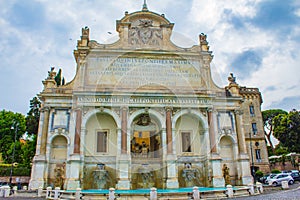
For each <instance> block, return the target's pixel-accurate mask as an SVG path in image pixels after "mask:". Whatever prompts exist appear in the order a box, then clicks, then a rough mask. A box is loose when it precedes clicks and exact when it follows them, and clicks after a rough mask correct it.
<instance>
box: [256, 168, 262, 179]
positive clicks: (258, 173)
mask: <svg viewBox="0 0 300 200" xmlns="http://www.w3.org/2000/svg"><path fill="white" fill-rule="evenodd" d="M255 176H256V177H257V178H261V177H263V176H264V173H263V172H262V171H260V170H258V171H256V172H255Z"/></svg>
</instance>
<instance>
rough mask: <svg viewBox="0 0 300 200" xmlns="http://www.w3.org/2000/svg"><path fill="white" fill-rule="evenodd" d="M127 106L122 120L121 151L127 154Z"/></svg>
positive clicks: (123, 109)
mask: <svg viewBox="0 0 300 200" xmlns="http://www.w3.org/2000/svg"><path fill="white" fill-rule="evenodd" d="M127 110H128V109H127V108H126V107H123V108H122V109H121V112H122V119H121V120H122V121H121V152H122V154H127Z"/></svg>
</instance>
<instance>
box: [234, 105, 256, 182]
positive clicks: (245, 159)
mask: <svg viewBox="0 0 300 200" xmlns="http://www.w3.org/2000/svg"><path fill="white" fill-rule="evenodd" d="M234 113H235V120H236V130H237V133H236V134H237V138H238V150H239V158H238V162H239V167H238V175H239V181H240V184H242V185H248V184H250V183H252V176H251V172H250V162H249V155H248V154H247V149H246V140H245V131H244V126H243V121H242V120H243V117H242V115H243V111H242V110H240V109H237V110H235V111H234Z"/></svg>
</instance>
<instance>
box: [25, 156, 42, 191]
mask: <svg viewBox="0 0 300 200" xmlns="http://www.w3.org/2000/svg"><path fill="white" fill-rule="evenodd" d="M45 168H46V157H45V155H39V156H35V157H34V158H33V165H32V168H31V179H30V181H29V189H30V190H36V189H38V188H39V187H44V185H45V180H44V171H45Z"/></svg>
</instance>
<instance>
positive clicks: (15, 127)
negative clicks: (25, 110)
mask: <svg viewBox="0 0 300 200" xmlns="http://www.w3.org/2000/svg"><path fill="white" fill-rule="evenodd" d="M25 130H26V122H25V116H24V115H22V114H20V113H14V112H12V111H6V110H2V111H0V152H1V154H2V158H3V161H4V162H6V163H11V162H12V161H13V159H12V157H13V155H12V152H13V148H14V143H15V141H16V146H15V149H16V151H15V156H16V158H17V157H18V155H19V154H21V153H20V152H18V141H19V139H20V138H21V137H22V136H23V134H24V133H25ZM14 160H18V161H19V159H18V158H17V159H14Z"/></svg>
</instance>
